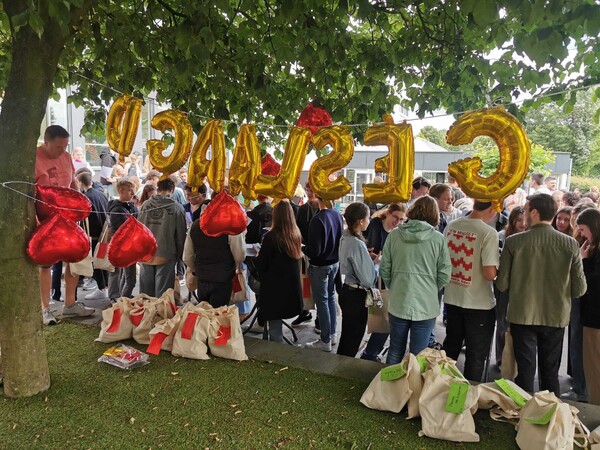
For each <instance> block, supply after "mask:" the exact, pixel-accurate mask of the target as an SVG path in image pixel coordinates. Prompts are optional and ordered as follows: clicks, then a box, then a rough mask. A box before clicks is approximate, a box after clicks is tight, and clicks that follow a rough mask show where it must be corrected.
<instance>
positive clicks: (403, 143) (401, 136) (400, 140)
mask: <svg viewBox="0 0 600 450" xmlns="http://www.w3.org/2000/svg"><path fill="white" fill-rule="evenodd" d="M383 119H384V121H385V123H384V124H382V125H374V126H372V127H370V128H369V129H367V132H366V133H365V145H387V147H388V149H389V154H387V155H386V156H384V157H383V158H379V159H377V160H375V171H376V172H387V173H388V181H387V182H385V183H367V184H363V193H364V196H365V201H366V202H367V203H398V202H406V201H408V200H409V199H410V192H411V190H412V179H413V173H414V171H415V142H414V139H413V133H412V127H411V126H410V125H409V124H408V123H406V122H403V123H401V124H395V123H394V120H393V119H392V117H391V116H389V115H385V116H384V117H383Z"/></svg>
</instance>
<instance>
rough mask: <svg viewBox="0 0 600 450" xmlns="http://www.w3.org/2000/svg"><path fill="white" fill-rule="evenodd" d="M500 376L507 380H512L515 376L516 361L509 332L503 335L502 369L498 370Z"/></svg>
mask: <svg viewBox="0 0 600 450" xmlns="http://www.w3.org/2000/svg"><path fill="white" fill-rule="evenodd" d="M500 375H502V378H505V379H507V380H514V379H515V377H516V376H517V361H516V360H515V349H514V346H513V339H512V334H510V330H508V331H507V332H506V333H504V348H503V349H502V368H501V370H500Z"/></svg>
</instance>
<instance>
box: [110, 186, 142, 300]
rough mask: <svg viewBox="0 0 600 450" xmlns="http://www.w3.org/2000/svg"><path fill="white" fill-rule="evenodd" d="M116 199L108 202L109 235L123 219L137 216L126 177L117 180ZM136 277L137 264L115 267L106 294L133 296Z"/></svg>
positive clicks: (117, 227)
mask: <svg viewBox="0 0 600 450" xmlns="http://www.w3.org/2000/svg"><path fill="white" fill-rule="evenodd" d="M117 192H118V194H119V199H118V200H116V199H115V200H111V201H110V202H109V203H108V213H109V215H110V216H109V217H110V218H109V227H110V233H111V235H114V234H115V233H116V232H117V230H118V229H119V228H120V227H121V225H123V224H124V223H125V221H126V220H127V219H128V218H129V217H130V216H131V215H133V216H134V217H137V214H138V209H137V207H136V206H135V205H134V204H133V196H134V194H135V189H134V185H133V183H132V182H131V181H129V180H127V179H121V180H119V181H118V182H117ZM136 278H137V265H136V264H132V265H131V266H129V267H123V268H120V267H115V271H114V272H111V273H109V275H108V295H109V297H110V299H111V301H112V300H116V299H117V298H119V297H129V298H131V297H132V296H133V289H134V288H135V283H136Z"/></svg>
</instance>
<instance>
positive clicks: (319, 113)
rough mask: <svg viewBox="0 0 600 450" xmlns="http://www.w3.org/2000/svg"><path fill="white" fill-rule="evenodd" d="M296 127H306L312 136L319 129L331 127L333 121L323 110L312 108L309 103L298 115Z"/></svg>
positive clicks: (316, 107) (311, 103) (311, 104)
mask: <svg viewBox="0 0 600 450" xmlns="http://www.w3.org/2000/svg"><path fill="white" fill-rule="evenodd" d="M296 125H298V126H299V127H306V128H308V129H309V130H310V132H311V133H312V134H315V133H316V132H317V131H319V128H320V127H329V126H331V125H333V120H331V115H329V113H328V112H327V110H326V109H325V108H322V107H320V106H314V105H313V102H310V103H309V104H308V105H306V108H304V110H303V111H302V113H301V114H300V117H299V118H298V122H297V123H296Z"/></svg>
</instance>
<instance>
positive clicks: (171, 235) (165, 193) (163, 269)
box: [139, 177, 186, 297]
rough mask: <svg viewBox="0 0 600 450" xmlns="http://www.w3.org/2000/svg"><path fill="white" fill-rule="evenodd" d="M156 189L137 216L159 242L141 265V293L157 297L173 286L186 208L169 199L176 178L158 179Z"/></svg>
mask: <svg viewBox="0 0 600 450" xmlns="http://www.w3.org/2000/svg"><path fill="white" fill-rule="evenodd" d="M157 189H158V194H157V195H155V196H153V197H151V198H149V199H148V200H146V201H145V202H144V204H143V205H142V208H141V209H140V215H139V220H140V222H142V223H143V224H144V225H146V227H148V228H149V229H150V231H151V232H152V234H153V235H154V237H155V238H156V243H157V244H158V249H157V250H156V255H154V258H152V260H150V261H148V262H146V263H144V264H142V265H141V266H142V269H141V273H140V292H142V293H144V294H147V295H150V296H152V297H160V296H161V295H162V294H163V293H164V292H165V291H166V290H167V289H170V288H173V286H174V285H175V266H176V265H177V261H178V260H179V259H180V258H181V255H182V254H183V244H184V242H185V236H186V223H185V211H184V209H183V206H181V205H180V204H179V203H177V202H176V201H175V200H173V199H172V198H171V195H172V194H173V191H174V190H175V181H174V180H173V179H172V178H171V177H169V178H167V179H165V180H161V181H159V182H158V184H157Z"/></svg>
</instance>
